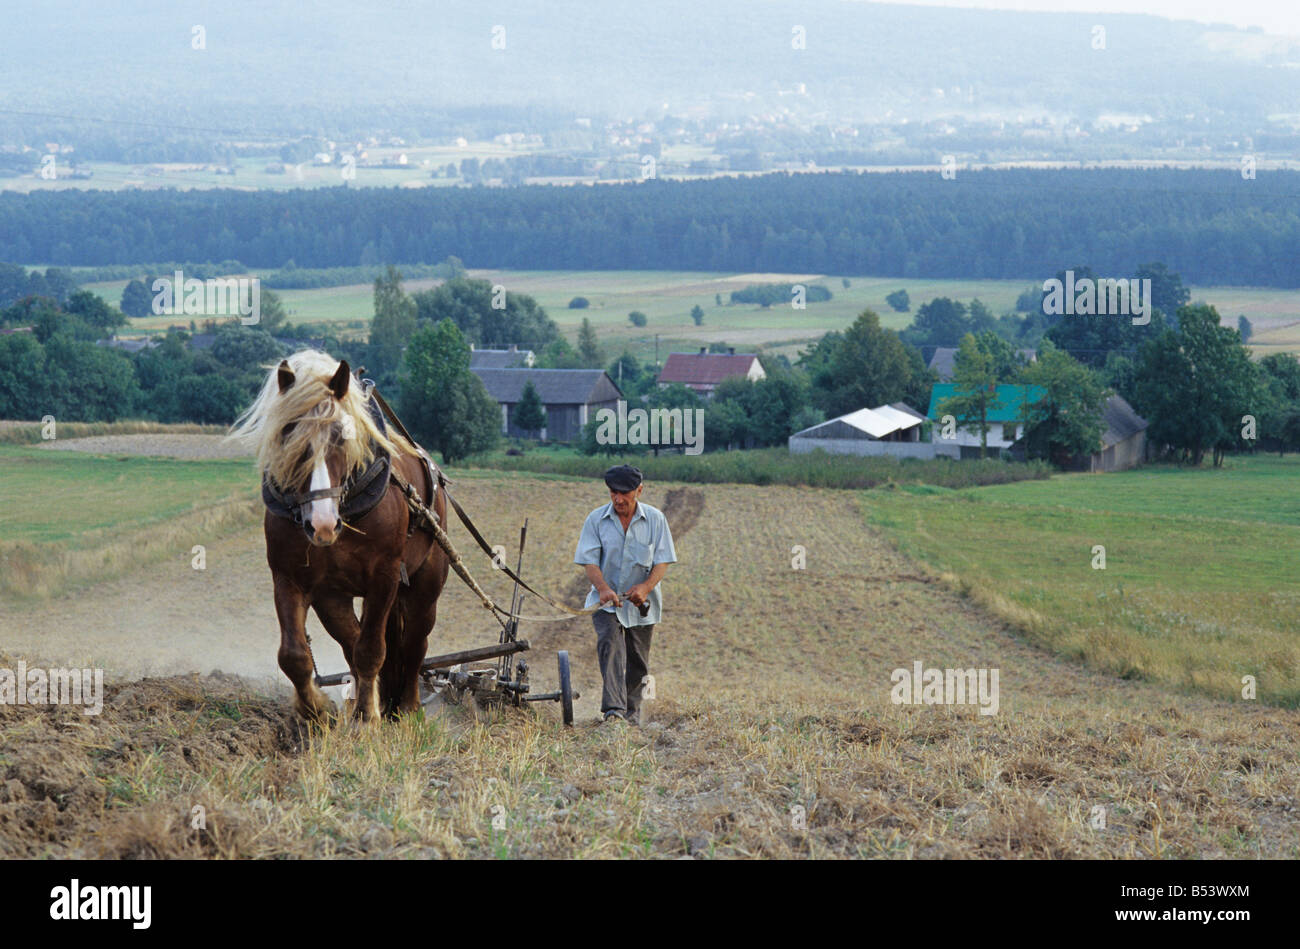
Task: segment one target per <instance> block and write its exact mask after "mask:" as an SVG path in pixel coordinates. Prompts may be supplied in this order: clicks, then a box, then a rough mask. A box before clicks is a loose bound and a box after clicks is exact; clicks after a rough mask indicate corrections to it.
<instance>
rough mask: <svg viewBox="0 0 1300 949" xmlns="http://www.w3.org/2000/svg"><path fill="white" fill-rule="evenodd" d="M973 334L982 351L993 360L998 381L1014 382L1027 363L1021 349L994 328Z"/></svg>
mask: <svg viewBox="0 0 1300 949" xmlns="http://www.w3.org/2000/svg"><path fill="white" fill-rule="evenodd" d="M973 335H974V336H975V345H976V346H978V347H979V349H980V352H982V353H984V354H985V355H986V356H988V357H989V359H990V360H992V366H993V374H994V377H995V378H996V379H997V380H998V382H1014V381H1015V379H1016V377H1017V376H1019V375H1020V371H1021V370H1022V369H1023V368H1024V367H1025V365H1026V363H1027V360H1026V359H1025V357H1024V356H1022V355H1021V354H1020V351H1019V350H1018V349H1016V348H1015V347H1014V346H1012V345H1011V344H1010V343H1009V342H1007V341H1006V340H1005V339H1003V338H1002V337H1001V336H999V335H998V334H997V333H995V332H993V331H992V330H984V331H982V332H979V333H975V334H973Z"/></svg>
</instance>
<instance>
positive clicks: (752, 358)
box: [659, 348, 767, 398]
mask: <svg viewBox="0 0 1300 949" xmlns="http://www.w3.org/2000/svg"><path fill="white" fill-rule="evenodd" d="M732 376H742V377H744V378H746V379H749V380H750V381H751V382H757V381H758V380H760V379H766V378H767V373H765V372H764V371H763V364H762V363H760V362H759V361H758V354H757V353H737V352H736V350H735V348H732V349H730V350H728V351H727V352H725V353H711V352H709V351H707V350H706V349H703V348H701V349H700V351H699V352H698V353H669V354H668V360H667V361H666V362H665V363H664V368H663V370H662V371H661V372H660V373H659V387H660V388H663V387H665V386H670V385H672V384H673V383H675V382H680V383H681V384H682V385H684V386H686V387H687V388H688V389H694V390H695V391H696V392H698V393H700V395H702V396H704V397H705V398H708V397H709V396H711V395H712V394H713V390H714V389H715V388H717V385H718V383H719V382H721V381H722V380H723V379H730V378H731V377H732Z"/></svg>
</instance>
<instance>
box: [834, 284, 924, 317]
mask: <svg viewBox="0 0 1300 949" xmlns="http://www.w3.org/2000/svg"><path fill="white" fill-rule="evenodd" d="M845 282H846V283H847V281H845ZM885 302H886V303H888V304H889V308H890V309H891V310H893V311H894V312H895V313H906V312H907V311H908V310H910V309H911V308H912V298H911V297H909V296H908V295H907V291H906V290H895V291H894V292H893V293H891V294H890V295H889V296H887V297H885Z"/></svg>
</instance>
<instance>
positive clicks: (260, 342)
mask: <svg viewBox="0 0 1300 949" xmlns="http://www.w3.org/2000/svg"><path fill="white" fill-rule="evenodd" d="M211 353H212V358H213V359H215V360H216V361H217V362H218V363H220V364H221V365H222V367H224V368H225V369H228V370H231V371H232V372H233V373H241V374H242V373H251V374H252V376H253V377H254V378H255V380H256V382H258V383H260V382H261V381H262V380H263V379H264V378H265V373H264V371H263V369H262V367H263V366H265V365H267V364H268V363H273V362H276V361H278V360H279V359H280V357H281V355H282V352H281V348H280V344H279V343H277V342H276V341H275V340H274V339H272V338H271V334H270V333H268V332H266V330H264V329H262V327H261V325H260V324H259V325H258V326H244V325H242V324H240V323H225V324H222V325H221V326H220V327H218V329H217V332H216V334H215V335H214V337H213V339H212V349H211ZM250 394H251V393H250Z"/></svg>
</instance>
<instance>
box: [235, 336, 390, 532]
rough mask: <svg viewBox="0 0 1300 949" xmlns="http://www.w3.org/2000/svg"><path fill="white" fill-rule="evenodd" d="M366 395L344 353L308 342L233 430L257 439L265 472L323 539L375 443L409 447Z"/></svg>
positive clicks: (335, 527)
mask: <svg viewBox="0 0 1300 949" xmlns="http://www.w3.org/2000/svg"><path fill="white" fill-rule="evenodd" d="M367 402H368V398H367V393H366V392H365V391H364V390H363V389H362V387H361V386H359V385H355V384H354V382H353V379H352V370H351V368H350V367H349V366H348V364H347V362H346V361H342V362H339V361H336V360H335V359H333V358H332V357H331V356H329V355H327V354H325V353H321V352H316V351H313V350H306V351H303V352H298V353H294V354H293V355H292V356H290V357H289V358H288V359H285V360H283V361H281V363H280V364H279V366H277V367H275V368H274V369H272V370H271V371H270V373H269V375H268V376H267V380H266V383H265V385H264V386H263V387H262V392H261V394H260V395H259V396H258V397H257V400H256V401H255V402H254V403H253V404H252V405H251V406H250V407H249V408H248V410H247V411H246V412H244V414H243V415H242V416H240V418H239V420H238V421H237V422H236V423H235V427H234V429H233V430H232V432H231V437H233V438H238V439H242V440H245V441H246V442H249V443H251V444H252V445H254V446H255V447H256V450H257V459H258V464H259V466H260V468H261V469H262V473H263V475H264V476H265V477H266V478H267V479H268V480H269V481H270V482H271V483H272V485H273V486H274V487H275V489H276V490H277V491H278V492H279V493H280V495H281V496H282V498H283V500H284V501H285V502H286V503H287V504H288V505H289V506H290V507H291V508H293V509H294V510H295V511H296V513H297V518H296V519H297V520H300V521H301V522H302V527H303V530H304V531H305V532H306V534H307V538H308V540H310V541H311V542H312V543H313V544H315V545H316V546H318V547H328V546H329V545H330V544H333V543H334V542H335V541H336V540H338V538H339V533H340V531H341V530H342V527H343V522H342V520H341V518H340V516H339V507H340V504H341V501H342V495H343V492H344V489H345V486H346V483H347V479H348V477H349V476H350V475H354V474H355V473H357V472H359V471H361V470H364V468H365V466H366V465H368V464H369V463H370V462H371V460H372V459H373V458H374V456H375V453H376V451H380V450H382V451H387V452H389V453H390V454H400V453H405V452H406V450H407V446H406V443H405V441H404V440H402V439H400V438H394V437H392V436H390V435H388V434H387V433H385V432H383V431H382V430H380V429H379V428H378V426H377V425H376V424H375V422H374V420H373V419H372V418H371V416H370V413H369V411H368V408H367Z"/></svg>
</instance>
